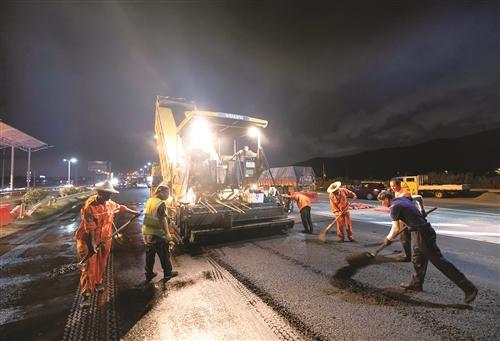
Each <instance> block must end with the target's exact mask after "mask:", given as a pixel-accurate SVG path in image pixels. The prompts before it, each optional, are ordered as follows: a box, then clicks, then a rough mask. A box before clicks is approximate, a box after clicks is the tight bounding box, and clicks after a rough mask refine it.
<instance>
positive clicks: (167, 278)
mask: <svg viewBox="0 0 500 341" xmlns="http://www.w3.org/2000/svg"><path fill="white" fill-rule="evenodd" d="M178 274H179V273H178V272H177V271H171V272H170V274H167V275H164V276H163V281H164V282H166V281H168V280H169V279H171V278H174V277H176V276H177V275H178Z"/></svg>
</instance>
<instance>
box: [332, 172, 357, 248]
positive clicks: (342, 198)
mask: <svg viewBox="0 0 500 341" xmlns="http://www.w3.org/2000/svg"><path fill="white" fill-rule="evenodd" d="M341 185H342V183H341V182H340V181H336V182H334V183H332V184H331V185H330V186H329V187H328V189H327V190H326V191H327V192H328V193H330V208H331V209H332V211H333V214H334V215H335V217H336V219H337V220H336V223H337V237H338V238H339V240H338V241H339V242H343V241H344V229H343V226H345V231H346V232H347V238H348V239H349V241H350V242H353V241H355V240H354V234H353V233H352V220H351V215H350V214H349V203H348V202H347V198H353V199H356V198H357V197H356V194H355V193H354V192H352V191H350V190H348V189H347V188H342V187H340V186H341Z"/></svg>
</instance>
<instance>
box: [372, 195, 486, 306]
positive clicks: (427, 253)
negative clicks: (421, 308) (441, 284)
mask: <svg viewBox="0 0 500 341" xmlns="http://www.w3.org/2000/svg"><path fill="white" fill-rule="evenodd" d="M378 200H379V201H381V202H382V205H384V206H385V207H389V208H390V215H391V219H392V228H391V231H390V232H389V234H388V235H387V237H386V238H385V239H384V245H386V246H388V245H390V244H391V243H392V240H393V238H394V236H396V235H397V234H398V233H399V232H400V229H401V228H402V226H401V225H400V223H399V221H400V220H401V221H403V222H404V223H405V224H406V225H407V226H408V229H409V230H410V231H411V233H412V239H413V242H414V245H413V258H412V261H413V267H414V269H415V273H414V275H413V276H412V279H411V281H410V283H409V284H405V283H401V284H400V286H401V287H402V288H403V289H405V290H412V291H422V290H423V284H424V279H425V274H426V272H427V264H428V262H429V261H430V262H431V263H432V264H434V266H435V267H436V268H438V270H439V271H441V272H442V273H443V274H444V275H445V276H446V277H448V278H449V279H450V280H451V281H452V282H453V283H455V284H456V285H457V286H458V287H459V288H460V289H462V290H463V291H464V293H465V297H464V302H465V303H467V304H469V303H471V302H472V301H473V300H474V299H475V298H476V295H477V292H478V290H477V288H476V286H475V285H474V284H472V282H471V281H469V280H468V279H467V278H466V277H465V275H464V274H463V273H462V272H460V270H458V269H457V268H456V267H455V266H454V265H453V264H452V263H451V262H449V261H448V260H447V259H446V258H444V256H443V254H442V253H441V250H439V247H438V246H437V244H436V231H434V229H433V228H432V226H431V224H430V223H428V222H427V220H426V219H425V217H424V216H423V215H422V213H421V212H420V211H419V210H418V209H417V207H416V206H415V204H414V203H413V202H412V200H411V198H408V197H405V196H403V197H400V198H395V197H394V194H393V193H392V192H391V191H383V192H381V193H380V194H379V195H378Z"/></svg>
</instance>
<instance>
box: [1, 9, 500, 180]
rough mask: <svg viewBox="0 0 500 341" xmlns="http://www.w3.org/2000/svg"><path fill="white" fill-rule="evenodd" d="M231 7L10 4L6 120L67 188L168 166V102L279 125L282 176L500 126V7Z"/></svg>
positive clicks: (269, 136)
mask: <svg viewBox="0 0 500 341" xmlns="http://www.w3.org/2000/svg"><path fill="white" fill-rule="evenodd" d="M232 3H233V2H221V1H217V2H204V1H190V2H180V1H174V2H168V1H163V2H152V1H150V2H141V3H138V2H131V1H128V2H114V1H106V2H97V1H92V2H90V3H84V2H78V1H67V2H64V3H63V2H57V1H48V2H34V1H24V2H23V1H19V2H5V1H3V2H2V5H0V33H1V40H0V44H1V45H0V116H1V117H0V118H2V119H3V120H4V121H5V122H6V123H8V124H10V125H13V126H15V127H17V128H18V129H20V130H23V131H25V132H27V133H29V134H32V135H33V136H35V137H37V138H39V139H41V140H42V141H44V142H47V143H48V144H50V145H53V146H54V147H53V148H51V149H50V150H46V151H41V152H38V153H35V154H34V156H33V168H34V169H35V171H36V172H37V173H47V174H49V175H61V176H62V175H64V174H66V167H65V165H64V164H63V163H62V158H64V157H68V156H75V157H77V158H78V159H79V160H80V163H79V166H78V170H77V171H78V173H79V174H80V175H83V174H85V173H86V172H85V171H86V161H88V160H108V161H111V162H112V164H113V168H114V170H115V171H126V170H130V169H134V168H135V169H138V168H139V167H141V166H142V165H144V163H145V162H146V161H148V160H154V159H156V150H155V145H154V140H153V134H154V132H153V119H154V112H153V109H154V99H155V96H156V95H167V96H173V97H185V98H188V99H191V100H194V101H195V102H196V103H197V104H198V107H199V108H200V109H205V110H214V111H223V112H231V113H239V114H243V115H249V116H255V117H261V118H265V119H267V120H269V127H268V129H266V131H265V132H264V134H265V137H266V139H265V140H264V148H265V149H266V151H267V154H268V157H269V159H270V160H271V164H272V165H287V164H291V163H294V162H297V161H303V160H306V159H309V158H312V157H316V156H340V155H348V154H353V153H357V152H360V151H365V150H369V149H378V148H382V147H390V146H401V145H412V144H416V143H420V142H424V141H427V140H430V139H433V138H438V137H458V136H463V135H467V134H470V133H475V132H478V131H482V130H485V129H489V128H492V127H497V126H499V125H500V115H499V107H500V105H499V103H500V100H499V97H500V96H499V94H500V86H499V68H500V66H499V60H500V56H499V41H500V39H499V38H500V36H499V19H498V18H499V6H498V2H497V1H489V2H488V1H467V2H459V1H449V2H439V1H437V2H436V1H435V2H423V1H397V2H396V1H394V2H381V1H367V2H365V3H364V2H349V5H345V4H344V5H343V4H340V3H339V4H336V5H332V4H330V5H327V3H326V2H316V3H314V2H310V1H304V2H301V3H298V4H297V5H292V4H291V2H288V1H286V2H276V1H274V2H270V1H269V2H243V3H242V2H238V5H234V4H232ZM346 3H347V2H346ZM17 155H18V156H19V158H22V159H23V160H20V162H19V168H20V169H19V170H18V171H17V173H19V174H24V172H25V169H24V168H23V166H22V164H23V162H24V159H25V158H26V153H24V152H18V154H17Z"/></svg>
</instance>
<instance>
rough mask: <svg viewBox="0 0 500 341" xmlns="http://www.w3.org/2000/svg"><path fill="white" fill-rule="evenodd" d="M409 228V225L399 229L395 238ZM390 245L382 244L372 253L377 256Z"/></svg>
mask: <svg viewBox="0 0 500 341" xmlns="http://www.w3.org/2000/svg"><path fill="white" fill-rule="evenodd" d="M406 230H408V227H407V226H405V227H403V228H402V229H401V230H399V232H398V233H396V235H395V236H394V238H396V237H397V236H399V235H400V234H401V233H403V232H404V231H406ZM389 245H390V244H389ZM389 245H385V244H382V245H380V246H379V247H378V249H376V250H375V252H374V253H372V255H373V256H374V257H375V256H376V255H378V254H379V253H380V251H382V250H383V249H385V248H386V247H388V246H389Z"/></svg>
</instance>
